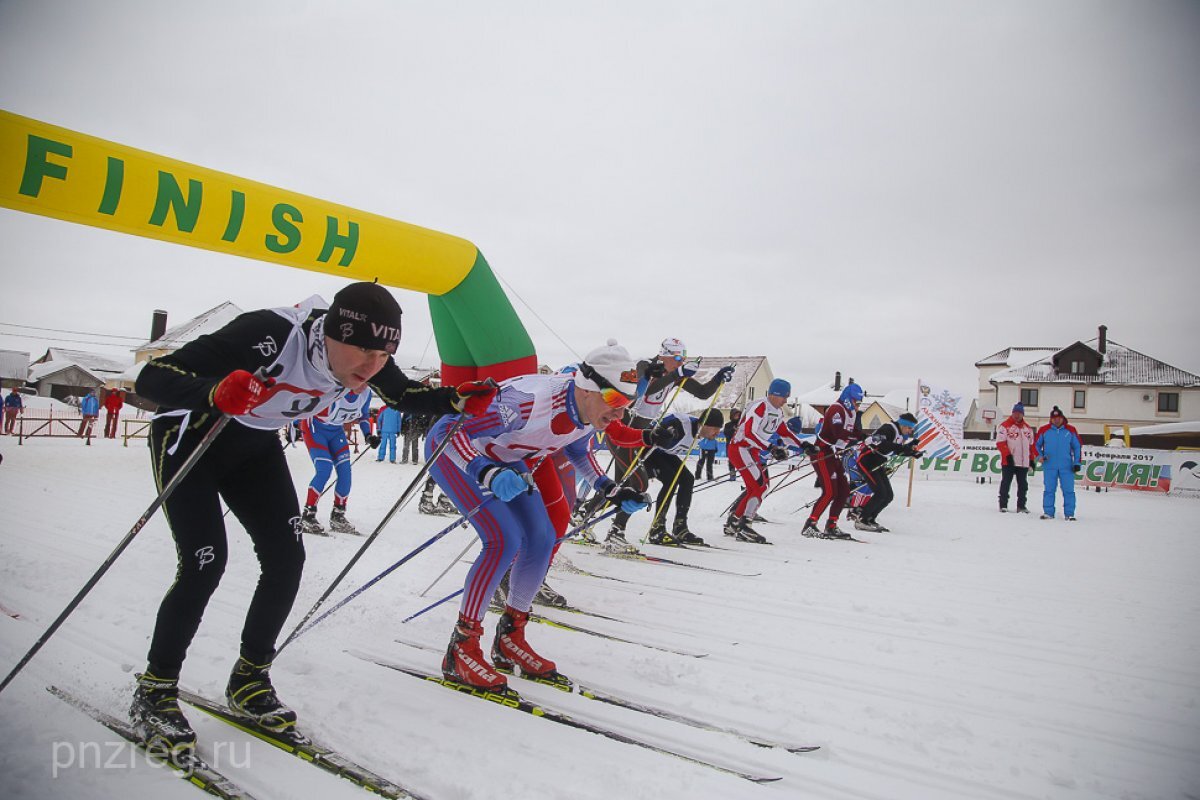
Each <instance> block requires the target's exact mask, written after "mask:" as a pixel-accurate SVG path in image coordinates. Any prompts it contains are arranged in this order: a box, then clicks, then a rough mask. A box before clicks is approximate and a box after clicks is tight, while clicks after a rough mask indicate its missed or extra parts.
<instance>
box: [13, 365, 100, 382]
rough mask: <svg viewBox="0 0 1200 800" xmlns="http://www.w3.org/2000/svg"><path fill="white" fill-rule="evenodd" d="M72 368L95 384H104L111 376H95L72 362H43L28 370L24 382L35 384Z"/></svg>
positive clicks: (85, 368) (95, 374)
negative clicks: (27, 375)
mask: <svg viewBox="0 0 1200 800" xmlns="http://www.w3.org/2000/svg"><path fill="white" fill-rule="evenodd" d="M72 368H74V369H77V370H80V371H81V372H83V373H85V374H86V375H88V376H89V377H91V378H92V379H93V380H95V381H96V383H104V380H105V378H106V377H108V376H110V375H112V373H109V372H106V373H102V374H97V373H95V372H92V371H91V370H90V369H88V368H87V367H85V366H83V365H82V364H76V363H75V362H74V361H43V362H41V363H40V364H34V365H33V366H32V367H30V368H29V377H28V378H27V379H26V380H27V382H29V383H37V382H38V381H40V380H42V379H43V378H47V377H49V376H51V375H57V374H58V373H60V372H64V371H66V370H69V369H72Z"/></svg>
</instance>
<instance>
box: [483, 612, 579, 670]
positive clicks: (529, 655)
mask: <svg viewBox="0 0 1200 800" xmlns="http://www.w3.org/2000/svg"><path fill="white" fill-rule="evenodd" d="M528 624H529V612H528V611H517V610H516V609H515V608H513V607H512V606H506V607H505V609H504V616H502V617H500V622H498V623H497V624H496V638H495V640H494V641H493V642H492V662H493V663H495V665H496V669H498V670H500V671H501V672H509V673H511V672H514V671H515V670H517V669H519V670H521V674H522V675H524V676H525V677H526V678H535V679H538V680H541V681H543V682H547V683H554V684H558V685H562V686H570V685H571V682H570V681H569V680H567V678H566V677H565V676H563V675H560V674H559V673H558V670H557V669H555V664H554V662H553V661H551V660H550V659H548V658H546V657H544V656H542V655H540V654H538V652H537V651H536V650H534V649H533V648H532V647H530V646H529V642H527V641H525V626H526V625H528Z"/></svg>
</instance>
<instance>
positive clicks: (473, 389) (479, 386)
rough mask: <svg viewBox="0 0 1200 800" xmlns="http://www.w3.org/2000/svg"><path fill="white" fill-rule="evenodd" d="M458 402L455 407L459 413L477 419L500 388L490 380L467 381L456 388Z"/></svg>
mask: <svg viewBox="0 0 1200 800" xmlns="http://www.w3.org/2000/svg"><path fill="white" fill-rule="evenodd" d="M456 391H457V392H458V402H457V403H455V405H456V406H457V407H458V410H459V411H463V412H466V413H467V414H470V415H471V416H472V417H478V416H480V415H482V414H483V413H484V412H485V411H487V408H488V406H490V405H491V404H492V400H494V399H495V397H496V392H498V391H500V387H499V386H497V385H496V382H495V381H494V380H492V379H491V378H488V379H487V380H482V381H467V382H466V383H460V384H459V385H458V387H457V388H456Z"/></svg>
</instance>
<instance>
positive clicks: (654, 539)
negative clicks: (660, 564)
mask: <svg viewBox="0 0 1200 800" xmlns="http://www.w3.org/2000/svg"><path fill="white" fill-rule="evenodd" d="M646 539H647V540H648V541H649V542H650V544H658V545H663V546H664V547H674V546H676V545H678V544H679V542H678V541H677V540H676V539H675V537H674V536H672V535H671V534H669V533H667V525H666V523H665V522H663V521H662V520H659V521H658V522H655V523H654V524H653V525H651V526H650V532H649V533H648V534H646Z"/></svg>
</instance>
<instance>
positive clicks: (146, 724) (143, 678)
mask: <svg viewBox="0 0 1200 800" xmlns="http://www.w3.org/2000/svg"><path fill="white" fill-rule="evenodd" d="M129 719H130V720H131V721H132V722H133V730H134V732H136V733H137V735H138V736H139V737H141V740H142V741H143V742H145V744H146V748H147V749H148V750H150V751H151V752H153V753H156V754H157V753H165V754H167V755H170V756H175V755H181V754H185V753H191V752H194V750H195V746H196V732H195V731H194V730H192V726H191V725H190V724H189V723H188V721H187V717H185V716H184V715H183V711H182V710H180V708H179V679H178V678H160V677H158V676H156V675H153V674H152V673H150V672H145V673H142V674H141V675H138V676H137V688H136V689H134V690H133V704H132V705H130V706H129Z"/></svg>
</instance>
